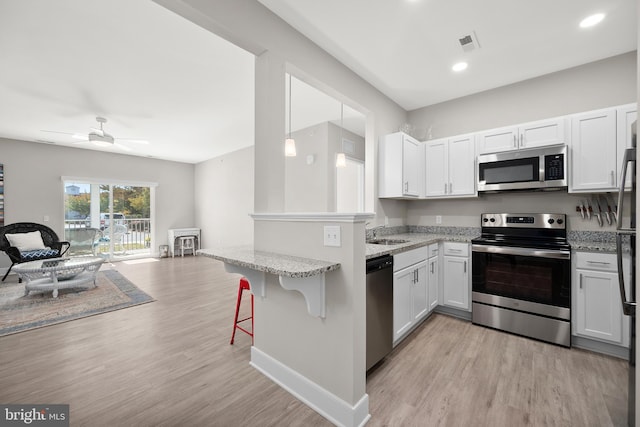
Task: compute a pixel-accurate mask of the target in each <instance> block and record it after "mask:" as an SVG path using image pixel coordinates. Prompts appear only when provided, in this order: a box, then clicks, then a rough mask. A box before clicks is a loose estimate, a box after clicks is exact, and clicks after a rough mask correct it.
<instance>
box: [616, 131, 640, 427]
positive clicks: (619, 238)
mask: <svg viewBox="0 0 640 427" xmlns="http://www.w3.org/2000/svg"><path fill="white" fill-rule="evenodd" d="M631 131H632V138H631V148H627V149H626V150H625V152H624V160H623V167H622V174H621V175H620V176H621V179H620V181H621V182H620V188H619V189H618V216H617V222H616V247H617V248H616V249H617V251H616V253H617V255H618V278H619V281H620V298H621V301H622V311H623V313H624V314H625V315H627V316H631V322H630V323H631V328H630V329H631V339H630V341H629V343H630V344H629V402H628V403H629V405H628V407H629V412H628V414H629V415H628V425H629V426H635V412H636V411H635V401H636V134H637V132H636V122H634V123H633V124H632V125H631ZM629 165H631V166H630V167H629ZM627 170H630V171H631V173H630V178H631V195H630V203H629V219H628V222H629V226H628V227H625V224H624V223H625V218H624V216H623V212H624V210H623V204H624V192H625V191H624V190H625V185H626V179H627ZM626 240H628V243H629V247H630V252H631V277H630V278H629V286H627V287H626V286H625V278H624V274H623V271H624V270H623V269H622V257H623V241H626ZM627 289H628V291H629V295H627Z"/></svg>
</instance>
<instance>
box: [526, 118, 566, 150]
mask: <svg viewBox="0 0 640 427" xmlns="http://www.w3.org/2000/svg"><path fill="white" fill-rule="evenodd" d="M566 128H567V126H566V118H564V117H558V118H555V119H550V120H540V121H537V122H531V123H526V124H524V125H520V127H519V128H518V130H519V144H520V148H535V147H544V146H546V145H555V144H566V143H567V142H568V141H567V139H568V133H567V132H566Z"/></svg>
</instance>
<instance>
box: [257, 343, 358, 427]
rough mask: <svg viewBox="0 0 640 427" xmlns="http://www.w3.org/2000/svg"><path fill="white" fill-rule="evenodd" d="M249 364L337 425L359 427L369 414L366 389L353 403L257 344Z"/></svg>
mask: <svg viewBox="0 0 640 427" xmlns="http://www.w3.org/2000/svg"><path fill="white" fill-rule="evenodd" d="M251 366H253V367H254V368H256V369H257V370H259V371H260V372H262V373H263V374H264V375H266V376H267V377H269V378H271V380H272V381H273V382H275V383H276V384H278V385H280V386H281V387H282V388H284V389H285V390H287V391H288V392H289V393H291V394H292V395H294V396H295V397H297V398H298V399H300V400H301V401H302V402H304V403H305V404H306V405H307V406H309V407H310V408H311V409H313V410H314V411H316V412H317V413H319V414H320V415H322V416H323V417H325V418H326V419H327V420H329V421H331V422H332V423H333V424H335V425H337V426H344V427H360V426H364V425H365V424H366V423H367V421H369V418H371V415H369V395H368V394H366V393H365V394H364V395H363V396H362V398H361V399H360V400H359V401H358V403H356V404H355V405H353V406H352V405H350V404H349V403H347V402H345V401H344V400H342V399H340V398H339V397H338V396H336V395H335V394H333V393H331V392H329V391H327V390H325V389H324V388H322V387H320V386H319V385H318V384H316V383H314V382H313V381H311V380H310V379H308V378H307V377H305V376H303V375H300V374H299V373H298V372H296V371H294V370H293V369H291V368H290V367H288V366H286V365H284V364H282V363H281V362H279V361H278V360H276V359H274V358H273V357H271V356H269V355H268V354H266V353H264V352H262V351H261V350H259V349H257V348H256V347H251Z"/></svg>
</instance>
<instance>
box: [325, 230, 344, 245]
mask: <svg viewBox="0 0 640 427" xmlns="http://www.w3.org/2000/svg"><path fill="white" fill-rule="evenodd" d="M340 240H341V237H340V226H339V225H325V226H324V245H325V246H335V247H340V246H341V241H340Z"/></svg>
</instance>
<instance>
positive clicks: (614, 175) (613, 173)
mask: <svg viewBox="0 0 640 427" xmlns="http://www.w3.org/2000/svg"><path fill="white" fill-rule="evenodd" d="M615 179H616V174H615V172H614V171H611V185H612V186H613V185H615V184H616V181H615Z"/></svg>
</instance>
